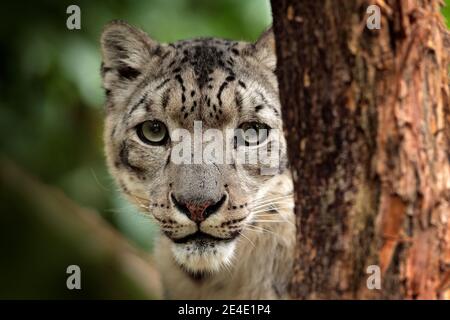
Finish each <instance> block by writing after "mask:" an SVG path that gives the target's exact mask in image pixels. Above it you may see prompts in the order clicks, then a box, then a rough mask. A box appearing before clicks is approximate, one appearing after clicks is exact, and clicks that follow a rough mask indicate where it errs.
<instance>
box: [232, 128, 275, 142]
mask: <svg viewBox="0 0 450 320" xmlns="http://www.w3.org/2000/svg"><path fill="white" fill-rule="evenodd" d="M269 130H270V127H269V126H268V125H266V124H264V123H260V122H244V123H243V124H241V125H240V126H239V128H238V133H237V135H236V136H237V143H238V144H241V145H242V144H245V145H246V146H257V145H259V144H261V143H263V142H264V141H265V140H267V137H268V136H269Z"/></svg>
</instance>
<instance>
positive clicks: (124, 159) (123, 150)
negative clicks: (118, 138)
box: [119, 142, 145, 174]
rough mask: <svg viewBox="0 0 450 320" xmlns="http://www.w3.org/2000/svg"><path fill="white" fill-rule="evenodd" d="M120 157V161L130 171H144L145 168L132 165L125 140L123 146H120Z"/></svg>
mask: <svg viewBox="0 0 450 320" xmlns="http://www.w3.org/2000/svg"><path fill="white" fill-rule="evenodd" d="M119 159H120V162H121V163H122V164H123V166H124V167H125V168H127V169H128V170H130V171H133V172H135V173H138V174H139V173H144V172H145V170H144V169H142V168H139V167H137V166H134V165H132V164H131V163H130V162H129V160H128V146H127V144H126V143H125V142H123V143H122V145H121V147H120V152H119Z"/></svg>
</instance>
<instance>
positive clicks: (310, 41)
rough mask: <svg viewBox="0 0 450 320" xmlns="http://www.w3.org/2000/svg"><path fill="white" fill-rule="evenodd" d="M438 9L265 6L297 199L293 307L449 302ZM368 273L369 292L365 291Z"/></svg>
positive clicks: (448, 160) (335, 3)
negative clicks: (374, 279)
mask: <svg viewBox="0 0 450 320" xmlns="http://www.w3.org/2000/svg"><path fill="white" fill-rule="evenodd" d="M370 4H377V5H378V6H379V8H380V9H381V28H380V29H373V30H370V29H369V28H368V27H367V25H366V22H367V19H368V17H369V16H370V15H368V14H366V9H367V7H368V6H369V5H370ZM440 4H441V1H438V0H417V1H408V0H385V1H382V0H378V1H370V2H369V1H363V0H326V1H317V0H303V1H298V0H280V1H277V0H272V10H273V18H274V32H275V37H276V45H277V56H278V68H277V74H278V79H279V87H280V98H281V103H282V105H283V118H284V121H285V134H286V137H287V139H288V142H289V146H290V150H289V157H290V162H291V166H292V170H293V175H294V182H295V187H296V215H297V225H298V236H297V243H298V245H297V251H296V257H295V259H296V265H295V272H294V275H293V278H292V282H291V292H292V295H293V297H294V298H301V299H302V298H310V299H311V298H312V299H314V298H325V299H326V298H338V299H341V298H350V299H352V298H358V299H359V298H400V299H403V298H406V299H415V298H418V299H439V298H441V299H442V298H446V297H447V298H449V297H450V296H449V287H450V232H449V230H450V103H449V76H448V66H449V58H450V57H449V48H448V38H447V37H448V30H447V29H446V28H445V26H444V24H443V22H442V18H441V16H440V13H439V10H440V8H439V5H440ZM370 265H376V266H379V268H380V269H379V270H380V271H381V273H380V274H381V289H380V290H377V289H374V290H371V289H369V288H368V286H367V280H368V279H369V277H370V276H371V275H372V271H371V270H374V269H369V271H371V273H367V272H368V271H367V268H368V266H370ZM375 270H376V267H375ZM374 275H375V276H376V273H374Z"/></svg>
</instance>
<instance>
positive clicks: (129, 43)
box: [100, 20, 159, 88]
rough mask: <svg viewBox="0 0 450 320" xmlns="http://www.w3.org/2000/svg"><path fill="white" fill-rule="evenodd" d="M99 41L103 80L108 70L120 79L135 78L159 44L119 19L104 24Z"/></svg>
mask: <svg viewBox="0 0 450 320" xmlns="http://www.w3.org/2000/svg"><path fill="white" fill-rule="evenodd" d="M100 41H101V48H102V56H103V64H102V76H103V80H104V82H105V79H106V77H107V76H108V73H110V72H113V73H114V74H115V75H116V77H118V78H119V79H120V80H133V79H135V78H137V77H138V76H139V75H140V74H141V70H142V69H143V68H144V67H145V65H146V64H147V63H149V62H150V60H151V58H152V54H153V52H155V51H156V50H158V48H159V44H158V43H157V42H156V41H153V40H152V39H150V37H148V35H147V34H146V33H145V32H143V31H141V30H139V29H136V28H134V27H132V26H130V25H129V24H127V23H126V22H123V21H120V20H115V21H112V22H110V23H109V24H107V25H106V26H105V28H104V30H103V33H102V36H101V40H100ZM105 88H106V86H105Z"/></svg>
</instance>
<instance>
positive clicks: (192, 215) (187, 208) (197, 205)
mask: <svg viewBox="0 0 450 320" xmlns="http://www.w3.org/2000/svg"><path fill="white" fill-rule="evenodd" d="M171 198H172V202H173V204H174V205H175V207H176V208H177V209H178V210H179V211H180V212H182V213H184V214H185V215H187V216H188V218H189V219H191V220H192V221H194V222H196V223H200V222H202V221H204V220H205V219H206V218H208V217H209V216H210V215H211V214H213V213H215V212H217V211H219V209H220V208H221V207H222V205H223V203H224V202H225V200H226V198H227V196H226V194H224V195H223V196H222V198H220V200H219V201H213V200H209V201H204V200H203V201H198V200H188V199H183V198H178V199H177V197H175V195H174V194H173V193H172V195H171Z"/></svg>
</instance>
